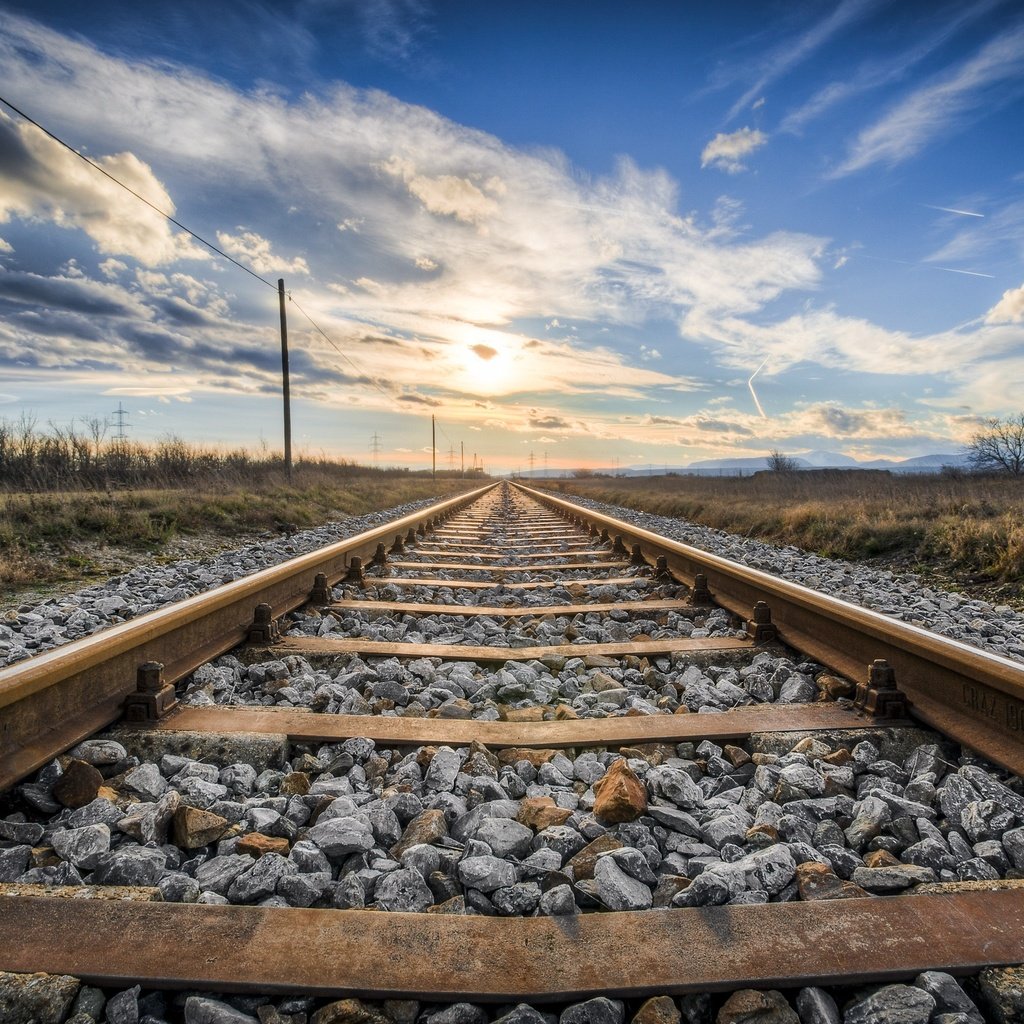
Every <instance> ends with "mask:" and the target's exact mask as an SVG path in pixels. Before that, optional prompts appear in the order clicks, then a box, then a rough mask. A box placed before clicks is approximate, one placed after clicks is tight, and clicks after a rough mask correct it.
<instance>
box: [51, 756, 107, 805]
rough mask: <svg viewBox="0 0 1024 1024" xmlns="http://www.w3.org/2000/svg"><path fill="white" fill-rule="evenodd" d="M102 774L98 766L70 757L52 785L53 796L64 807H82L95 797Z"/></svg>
mask: <svg viewBox="0 0 1024 1024" xmlns="http://www.w3.org/2000/svg"><path fill="white" fill-rule="evenodd" d="M102 785H103V776H102V775H101V774H100V772H99V769H98V768H94V767H93V766H92V765H91V764H88V763H86V762H85V761H79V760H78V759H77V758H72V760H71V761H69V762H68V766H67V767H66V768H65V769H64V774H63V775H61V777H60V778H59V779H58V780H57V781H56V783H55V784H54V787H53V798H54V800H57V801H58V802H60V803H61V804H63V805H64V806H65V807H84V806H85V805H86V804H88V803H92V801H93V800H95V799H96V794H97V793H98V792H99V788H100V786H102Z"/></svg>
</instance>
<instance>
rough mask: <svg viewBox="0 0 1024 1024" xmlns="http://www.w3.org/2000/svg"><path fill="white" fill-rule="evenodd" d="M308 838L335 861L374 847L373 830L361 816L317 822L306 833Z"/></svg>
mask: <svg viewBox="0 0 1024 1024" xmlns="http://www.w3.org/2000/svg"><path fill="white" fill-rule="evenodd" d="M306 838H307V839H309V840H310V841H311V842H314V843H316V845H317V846H319V847H320V849H321V850H323V852H324V853H325V854H326V855H327V856H328V857H329V858H330V859H331V860H334V861H337V860H341V859H342V858H344V857H346V856H348V855H349V854H350V853H364V852H365V851H367V850H369V849H371V848H372V847H373V832H372V831H371V829H370V826H369V825H368V824H366V822H365V821H362V820H361V819H359V818H331V819H330V820H328V821H324V822H317V824H315V825H314V826H313V827H312V828H311V829H310V830H309V831H308V832H307V833H306Z"/></svg>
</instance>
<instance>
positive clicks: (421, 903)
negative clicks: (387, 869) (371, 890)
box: [375, 868, 434, 913]
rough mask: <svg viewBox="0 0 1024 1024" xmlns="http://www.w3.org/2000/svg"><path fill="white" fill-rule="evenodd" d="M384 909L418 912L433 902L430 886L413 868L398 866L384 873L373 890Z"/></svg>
mask: <svg viewBox="0 0 1024 1024" xmlns="http://www.w3.org/2000/svg"><path fill="white" fill-rule="evenodd" d="M375 899H376V901H377V903H379V904H380V906H381V907H382V908H383V909H384V910H391V911H401V912H405V913H420V912H422V911H424V910H426V909H427V907H429V906H431V905H432V904H433V902H434V897H433V894H432V893H431V891H430V887H429V886H428V885H427V883H426V882H425V881H424V879H423V876H422V875H421V874H420V873H419V871H417V870H416V869H415V868H400V869H399V870H398V871H392V872H391V873H390V874H387V875H385V876H384V877H383V878H382V879H381V880H380V881H379V882H378V883H377V888H376V890H375Z"/></svg>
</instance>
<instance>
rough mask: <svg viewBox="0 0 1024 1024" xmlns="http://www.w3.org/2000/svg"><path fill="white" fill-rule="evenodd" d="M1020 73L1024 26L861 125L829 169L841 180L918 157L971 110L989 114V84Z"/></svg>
mask: <svg viewBox="0 0 1024 1024" xmlns="http://www.w3.org/2000/svg"><path fill="white" fill-rule="evenodd" d="M1021 77H1024V25H1018V26H1017V27H1016V28H1014V29H1012V30H1010V31H1008V32H1005V33H1002V34H1001V35H999V36H997V37H996V38H994V39H992V40H990V41H989V42H988V43H987V44H986V45H985V46H983V47H982V48H981V49H980V50H979V51H978V52H977V53H976V54H974V56H972V57H970V58H969V59H968V60H966V61H963V62H961V63H960V64H959V65H958V66H957V67H956V68H954V69H952V70H951V71H948V72H946V73H945V74H941V75H938V76H935V77H934V78H932V80H931V81H930V82H928V83H927V84H926V85H923V86H921V87H920V88H917V89H915V90H913V91H912V92H911V93H910V94H909V95H908V96H906V97H904V99H903V100H901V101H900V102H899V103H897V104H896V105H895V106H894V107H893V108H892V109H891V110H890V111H889V112H888V113H887V114H885V115H884V116H883V117H881V118H880V119H879V120H877V121H876V122H875V123H874V124H873V125H871V126H870V127H868V128H865V129H864V130H863V131H862V132H861V133H860V135H859V136H858V137H857V139H856V141H855V142H854V143H853V145H852V146H851V147H850V150H849V152H848V153H847V156H846V159H845V160H843V162H842V163H841V164H839V166H838V167H836V168H835V169H834V170H833V171H831V172H830V174H829V175H828V177H830V178H833V179H835V178H842V177H845V176H846V175H849V174H854V173H855V172H857V171H863V170H865V169H866V168H868V167H871V166H873V165H875V164H879V163H881V164H884V165H886V166H889V167H892V166H894V165H896V164H899V163H902V162H903V161H905V160H909V159H910V158H911V157H913V156H916V155H917V154H918V153H919V152H920V151H921V150H922V149H924V148H925V147H926V146H927V145H928V144H929V143H931V142H932V141H933V140H935V139H936V138H939V137H945V136H948V135H950V134H953V133H954V132H956V131H958V130H959V128H960V127H961V125H962V123H963V122H964V120H965V119H966V118H967V116H968V115H969V114H971V113H974V112H978V111H981V112H982V113H987V112H988V111H989V110H990V109H991V100H992V97H991V96H990V94H989V92H988V87H989V86H991V85H993V84H995V83H997V82H1002V81H1006V80H1015V79H1019V78H1021Z"/></svg>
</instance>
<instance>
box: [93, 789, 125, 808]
mask: <svg viewBox="0 0 1024 1024" xmlns="http://www.w3.org/2000/svg"><path fill="white" fill-rule="evenodd" d="M96 795H97V796H99V797H102V798H103V799H104V800H109V801H110V802H111V803H112V804H118V805H121V804H124V803H125V798H124V794H122V793H119V792H118V791H117V790H116V789H114V787H113V786H100V788H99V789H97V790H96Z"/></svg>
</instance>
